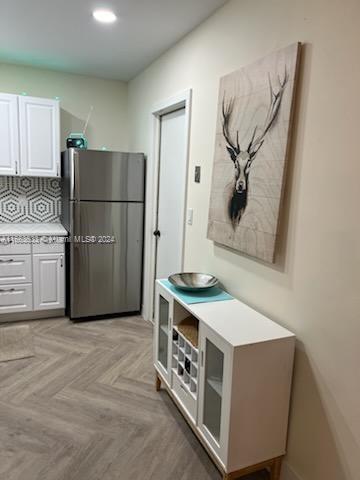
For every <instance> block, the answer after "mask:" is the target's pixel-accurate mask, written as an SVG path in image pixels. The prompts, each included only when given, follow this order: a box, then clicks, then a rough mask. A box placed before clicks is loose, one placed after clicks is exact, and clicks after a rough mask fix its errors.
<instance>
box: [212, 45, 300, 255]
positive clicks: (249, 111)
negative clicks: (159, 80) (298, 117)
mask: <svg viewBox="0 0 360 480" xmlns="http://www.w3.org/2000/svg"><path fill="white" fill-rule="evenodd" d="M299 51H300V44H293V45H290V46H289V47H286V48H284V49H282V50H279V51H277V52H275V53H273V54H271V55H268V56H267V57H264V58H263V59H261V60H259V61H257V62H255V63H254V64H252V65H250V66H247V67H244V68H242V69H241V70H238V71H236V72H234V73H231V74H229V75H227V76H225V77H223V78H222V79H221V81H220V91H219V100H218V117H217V126H216V144H215V156H214V165H213V175H212V187H211V197H210V209H209V223H208V238H209V239H210V240H213V241H214V242H216V243H219V244H222V245H226V246H228V247H230V248H232V249H235V250H239V251H241V252H243V253H245V254H247V255H250V256H253V257H256V258H259V259H261V260H263V261H266V262H274V256H275V245H276V237H277V230H278V223H279V221H278V220H279V212H280V204H281V196H282V191H283V184H284V171H285V163H286V156H287V153H288V144H289V135H290V126H291V117H292V110H293V103H294V92H295V84H296V77H297V69H298V58H299Z"/></svg>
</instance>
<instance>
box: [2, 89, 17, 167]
mask: <svg viewBox="0 0 360 480" xmlns="http://www.w3.org/2000/svg"><path fill="white" fill-rule="evenodd" d="M18 166H19V136H18V97H17V95H9V94H6V93H0V174H1V175H17V174H18V173H19V171H18Z"/></svg>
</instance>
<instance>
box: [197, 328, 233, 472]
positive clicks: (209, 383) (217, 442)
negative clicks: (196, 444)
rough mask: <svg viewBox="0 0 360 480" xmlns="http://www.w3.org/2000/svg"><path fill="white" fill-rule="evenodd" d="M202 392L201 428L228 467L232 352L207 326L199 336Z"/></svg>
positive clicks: (199, 423) (199, 420)
mask: <svg viewBox="0 0 360 480" xmlns="http://www.w3.org/2000/svg"><path fill="white" fill-rule="evenodd" d="M199 334H200V335H199V341H200V342H199V343H200V389H199V412H198V426H199V428H200V430H201V432H202V434H203V435H204V437H205V438H206V440H207V442H208V443H209V445H210V446H211V448H212V450H213V451H214V452H215V453H216V455H217V456H218V457H219V459H220V460H221V461H222V462H223V463H224V464H226V459H227V449H228V438H229V424H228V420H229V416H230V412H229V410H230V394H231V381H232V373H231V370H232V348H231V346H230V345H228V344H227V343H226V342H225V340H224V339H223V338H222V337H219V336H218V335H216V334H215V333H214V332H213V331H212V330H211V329H210V328H208V327H207V326H206V325H204V324H203V323H202V324H201V327H200V332H199Z"/></svg>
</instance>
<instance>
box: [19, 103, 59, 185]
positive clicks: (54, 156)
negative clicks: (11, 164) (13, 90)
mask: <svg viewBox="0 0 360 480" xmlns="http://www.w3.org/2000/svg"><path fill="white" fill-rule="evenodd" d="M19 126H20V158H21V169H20V174H21V175H23V176H33V177H59V176H60V109H59V102H58V101H56V100H50V99H46V98H34V97H27V96H24V97H19Z"/></svg>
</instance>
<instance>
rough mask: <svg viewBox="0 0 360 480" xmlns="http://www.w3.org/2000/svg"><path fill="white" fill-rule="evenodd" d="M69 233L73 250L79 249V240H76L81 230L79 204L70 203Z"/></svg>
mask: <svg viewBox="0 0 360 480" xmlns="http://www.w3.org/2000/svg"><path fill="white" fill-rule="evenodd" d="M71 217H72V219H71V233H72V236H73V238H72V242H73V244H74V247H75V248H79V243H80V239H79V238H77V237H78V236H79V233H80V231H81V230H80V228H81V216H80V202H76V201H75V202H72V215H71Z"/></svg>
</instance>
